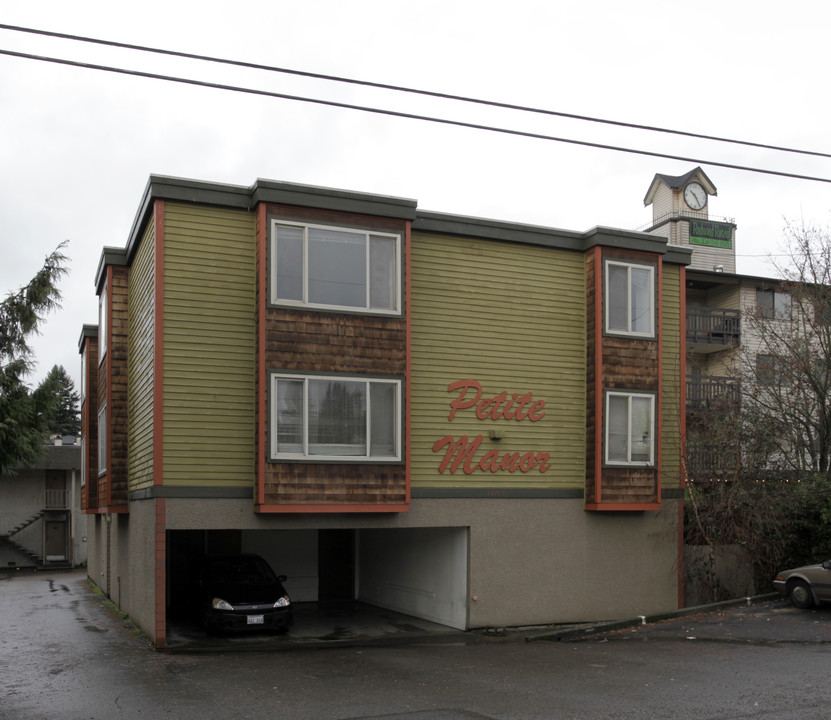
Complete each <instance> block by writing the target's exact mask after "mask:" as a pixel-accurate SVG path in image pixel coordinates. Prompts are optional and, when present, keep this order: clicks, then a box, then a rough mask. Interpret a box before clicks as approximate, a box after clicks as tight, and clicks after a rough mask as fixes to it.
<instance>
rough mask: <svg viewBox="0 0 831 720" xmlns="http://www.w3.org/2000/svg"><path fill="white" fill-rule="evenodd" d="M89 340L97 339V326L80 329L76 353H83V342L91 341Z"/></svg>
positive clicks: (85, 326) (86, 326)
mask: <svg viewBox="0 0 831 720" xmlns="http://www.w3.org/2000/svg"><path fill="white" fill-rule="evenodd" d="M91 338H98V326H97V325H84V326H83V327H82V328H81V337H79V338H78V352H79V353H80V352H83V350H84V341H85V340H88V339H91Z"/></svg>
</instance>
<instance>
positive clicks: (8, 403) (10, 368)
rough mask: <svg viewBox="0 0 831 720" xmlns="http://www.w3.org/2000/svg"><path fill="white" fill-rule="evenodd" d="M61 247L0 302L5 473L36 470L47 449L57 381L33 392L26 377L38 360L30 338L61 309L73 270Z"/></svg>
mask: <svg viewBox="0 0 831 720" xmlns="http://www.w3.org/2000/svg"><path fill="white" fill-rule="evenodd" d="M65 244H66V243H61V244H60V245H59V246H58V247H57V249H56V250H55V251H54V252H53V253H52V254H51V255H49V256H48V257H47V258H46V260H45V262H44V264H43V267H42V268H41V269H40V270H39V271H38V273H37V274H36V275H35V277H34V278H32V280H31V281H30V282H29V283H28V285H26V286H25V287H22V288H21V289H20V290H18V291H17V292H13V293H10V294H9V295H8V296H7V297H6V298H5V300H3V301H2V302H0V475H6V474H9V473H12V472H13V471H14V470H15V469H16V468H18V467H25V466H31V465H32V464H33V463H34V462H36V461H37V459H38V457H39V456H40V454H41V452H42V451H43V443H44V440H45V439H46V436H47V434H48V423H49V417H50V415H51V413H52V409H53V407H54V405H55V400H56V395H55V392H56V389H57V387H56V383H55V381H54V380H51V381H50V380H48V379H47V380H44V381H43V382H42V383H41V384H40V385H39V386H38V387H37V388H35V389H34V390H30V389H29V387H28V386H27V385H26V384H25V382H24V378H25V377H26V376H27V375H28V374H29V373H31V371H32V368H33V363H34V360H33V358H32V350H31V348H30V347H29V339H30V338H31V336H32V335H33V334H34V333H36V332H37V331H38V327H39V326H40V324H41V323H42V322H43V319H44V317H45V316H46V314H47V313H48V312H49V311H51V310H54V309H56V308H58V307H60V299H61V294H60V291H59V290H58V286H57V285H58V280H60V278H61V277H62V276H63V275H64V274H65V273H66V272H67V269H66V262H67V258H66V256H65V255H64V254H63V252H62V250H63V248H64V246H65Z"/></svg>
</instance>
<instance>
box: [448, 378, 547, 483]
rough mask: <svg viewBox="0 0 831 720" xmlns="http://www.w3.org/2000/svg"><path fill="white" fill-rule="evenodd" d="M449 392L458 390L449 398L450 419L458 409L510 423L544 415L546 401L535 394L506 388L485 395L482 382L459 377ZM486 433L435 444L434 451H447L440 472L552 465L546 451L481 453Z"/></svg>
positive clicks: (541, 469)
mask: <svg viewBox="0 0 831 720" xmlns="http://www.w3.org/2000/svg"><path fill="white" fill-rule="evenodd" d="M447 392H449V393H456V397H455V398H453V400H451V401H450V414H449V415H448V416H447V419H448V420H449V421H451V422H452V421H453V420H454V418H455V417H456V415H457V413H459V412H468V413H473V414H474V415H475V416H476V418H477V419H479V420H502V421H507V422H531V423H534V422H539V421H540V420H542V419H543V418H544V417H545V400H534V395H533V393H530V392H528V393H525V394H524V395H520V394H519V393H513V394H512V395H509V394H508V391H507V390H503V391H502V392H500V393H497V394H496V395H493V396H491V397H483V390H482V384H481V383H479V382H478V381H476V380H469V379H467V380H456V381H455V382H452V383H450V385H448V386H447ZM484 439H485V436H484V435H482V434H479V435H477V436H476V437H475V438H473V440H471V439H470V438H469V437H468V436H467V435H462V436H461V437H460V438H458V439H456V438H454V436H453V435H445V436H444V437H443V438H440V439H439V440H436V442H435V443H433V452H434V453H437V452H441V451H442V450H444V458H443V459H442V461H441V463H440V464H439V472H440V473H443V472H444V471H445V470H448V471H449V472H450V473H451V474H452V473H455V472H456V471H457V470H461V471H462V472H463V473H464V474H465V475H472V474H473V473H475V472H491V473H495V472H499V471H500V470H502V471H506V472H509V473H515V472H521V473H527V472H531V471H532V470H534V469H536V470H538V471H539V472H541V473H544V472H545V471H546V470H548V469H549V468H550V467H551V463H550V462H549V454H548V453H546V452H534V451H530V452H525V453H520V452H504V451H502V450H496V449H494V450H488V451H486V452H484V453H482V454H481V455H480V454H479V452H480V451H479V447H480V445H481V444H482V442H483V441H484Z"/></svg>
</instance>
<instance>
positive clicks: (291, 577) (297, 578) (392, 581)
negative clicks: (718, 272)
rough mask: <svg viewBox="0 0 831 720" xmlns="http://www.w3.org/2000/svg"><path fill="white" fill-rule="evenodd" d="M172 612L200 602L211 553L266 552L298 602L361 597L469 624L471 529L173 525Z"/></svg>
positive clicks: (449, 622)
mask: <svg viewBox="0 0 831 720" xmlns="http://www.w3.org/2000/svg"><path fill="white" fill-rule="evenodd" d="M167 547H168V563H167V565H168V573H167V578H168V588H167V590H168V592H167V597H168V615H169V616H170V617H181V616H182V613H185V612H187V608H188V607H192V606H193V600H194V591H195V589H196V588H197V587H198V577H197V576H196V568H198V567H199V562H200V560H201V558H202V557H203V556H204V555H205V554H207V553H218V552H252V553H257V554H258V555H261V556H262V557H264V558H265V559H266V560H267V561H268V563H269V564H270V565H271V567H272V568H273V569H274V571H275V572H276V573H277V574H278V575H286V576H287V577H288V580H287V582H286V583H285V587H286V590H287V591H288V593H289V595H291V598H292V601H293V602H295V603H305V602H316V603H333V602H343V601H353V600H358V601H361V602H364V603H368V604H370V605H375V606H378V607H381V608H385V609H388V610H393V611H395V612H399V613H404V614H407V615H412V616H415V617H418V618H421V619H424V620H429V621H431V622H434V623H439V624H442V625H447V626H449V627H453V628H456V629H465V628H466V627H467V595H468V593H467V566H468V549H467V547H468V531H467V528H395V529H389V528H383V529H310V530H171V531H168V544H167Z"/></svg>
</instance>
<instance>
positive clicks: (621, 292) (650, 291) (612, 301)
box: [604, 260, 655, 337]
mask: <svg viewBox="0 0 831 720" xmlns="http://www.w3.org/2000/svg"><path fill="white" fill-rule="evenodd" d="M605 269H606V282H605V283H604V287H605V290H606V292H605V304H606V312H605V315H606V332H607V333H611V334H615V335H632V336H637V337H654V336H655V266H654V265H638V264H635V263H628V262H618V261H615V260H607V261H606V268H605Z"/></svg>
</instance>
